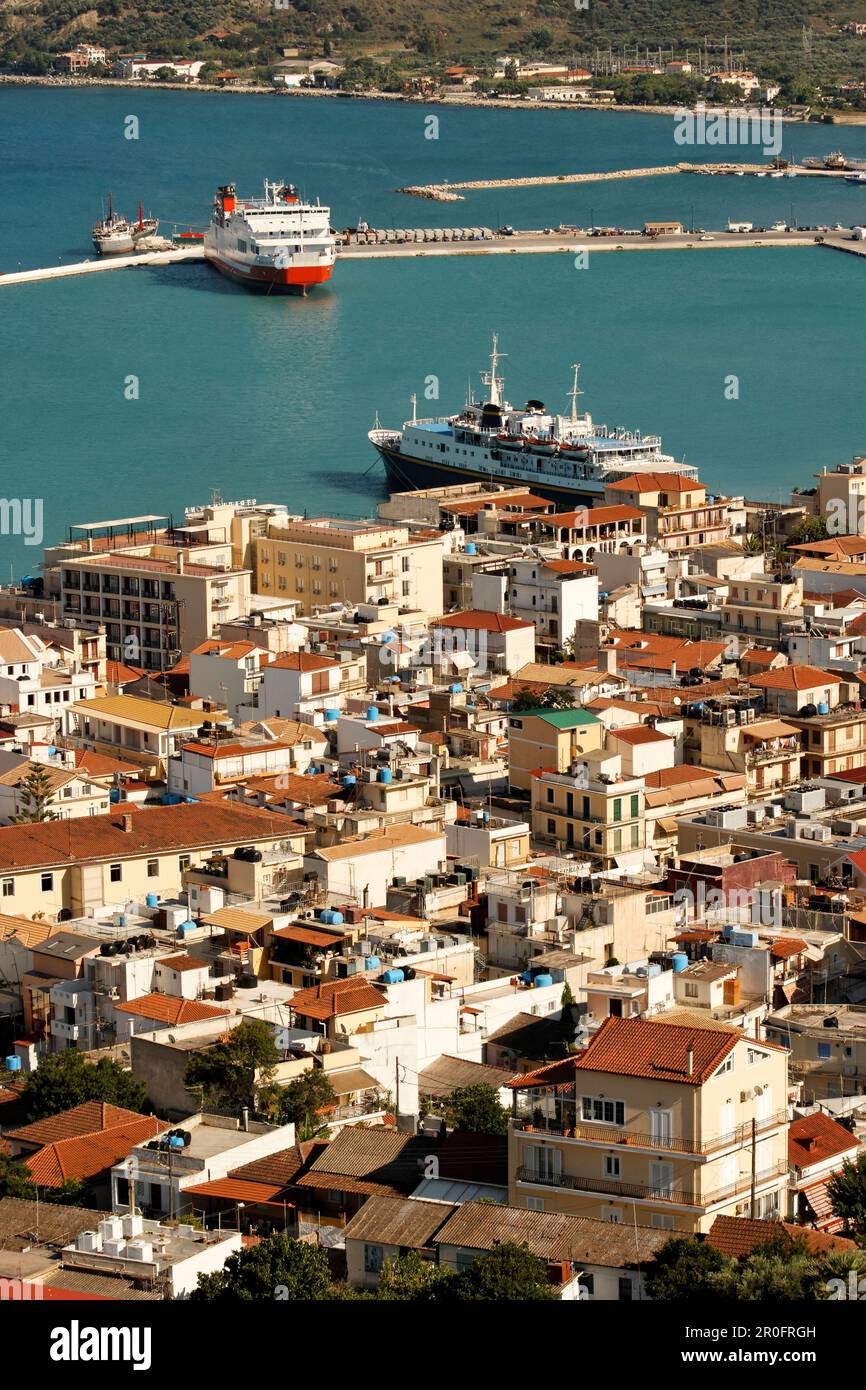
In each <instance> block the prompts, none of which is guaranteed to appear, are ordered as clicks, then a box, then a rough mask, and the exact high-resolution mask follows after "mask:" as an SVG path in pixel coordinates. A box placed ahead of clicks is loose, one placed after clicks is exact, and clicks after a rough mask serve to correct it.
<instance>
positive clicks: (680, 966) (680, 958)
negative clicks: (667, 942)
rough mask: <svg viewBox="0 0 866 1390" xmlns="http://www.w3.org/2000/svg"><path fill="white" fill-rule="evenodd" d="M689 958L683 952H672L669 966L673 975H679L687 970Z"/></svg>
mask: <svg viewBox="0 0 866 1390" xmlns="http://www.w3.org/2000/svg"><path fill="white" fill-rule="evenodd" d="M688 964H689V958H688V956H687V955H686V953H685V951H674V953H673V955H672V956H671V965H672V966H673V971H674V974H675V975H681V974H682V973H683V971H684V970H686V969H687V968H688Z"/></svg>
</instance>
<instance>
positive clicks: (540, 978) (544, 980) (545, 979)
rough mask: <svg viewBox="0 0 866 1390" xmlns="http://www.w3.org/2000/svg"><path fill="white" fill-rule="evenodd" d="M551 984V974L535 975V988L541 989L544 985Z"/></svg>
mask: <svg viewBox="0 0 866 1390" xmlns="http://www.w3.org/2000/svg"><path fill="white" fill-rule="evenodd" d="M552 984H553V976H552V975H536V977H535V988H536V989H541V988H542V987H543V986H544V985H552Z"/></svg>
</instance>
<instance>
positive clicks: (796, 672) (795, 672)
mask: <svg viewBox="0 0 866 1390" xmlns="http://www.w3.org/2000/svg"><path fill="white" fill-rule="evenodd" d="M841 679H842V677H841V676H840V675H839V674H838V673H837V674H836V675H831V674H830V672H829V671H822V670H821V669H820V668H819V667H817V666H782V667H781V668H780V670H778V671H768V672H767V674H766V675H765V676H750V677H749V685H754V686H755V687H756V689H758V690H814V689H815V687H816V686H819V685H829V686H833V685H838V684H839V681H840V680H841Z"/></svg>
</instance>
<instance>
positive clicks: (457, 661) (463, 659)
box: [447, 651, 475, 671]
mask: <svg viewBox="0 0 866 1390" xmlns="http://www.w3.org/2000/svg"><path fill="white" fill-rule="evenodd" d="M447 659H448V660H449V661H450V662H451V665H452V666H454V667H455V668H456V669H457V670H458V671H468V670H470V668H471V667H473V666H474V665H475V657H474V656H473V655H472V653H471V652H467V651H457V652H449V653H448V658H447Z"/></svg>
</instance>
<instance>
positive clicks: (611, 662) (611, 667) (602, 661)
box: [598, 645, 618, 676]
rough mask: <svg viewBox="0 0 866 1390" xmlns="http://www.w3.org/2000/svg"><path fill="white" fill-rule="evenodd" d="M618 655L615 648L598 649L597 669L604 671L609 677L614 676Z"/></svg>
mask: <svg viewBox="0 0 866 1390" xmlns="http://www.w3.org/2000/svg"><path fill="white" fill-rule="evenodd" d="M617 661H618V655H617V650H616V647H615V646H612V645H611V646H609V647H600V648H599V652H598V669H599V670H600V671H606V672H607V674H608V675H609V676H615V675H616V667H617Z"/></svg>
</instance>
